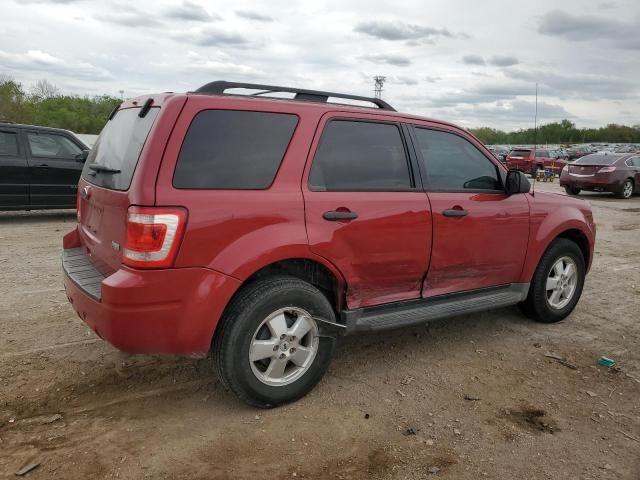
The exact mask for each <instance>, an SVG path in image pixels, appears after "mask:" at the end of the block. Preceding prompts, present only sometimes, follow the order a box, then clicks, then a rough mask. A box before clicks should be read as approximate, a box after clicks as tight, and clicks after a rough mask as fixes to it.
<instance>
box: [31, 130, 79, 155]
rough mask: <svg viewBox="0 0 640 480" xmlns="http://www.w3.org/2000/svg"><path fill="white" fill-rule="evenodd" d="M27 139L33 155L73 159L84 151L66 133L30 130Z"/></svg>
mask: <svg viewBox="0 0 640 480" xmlns="http://www.w3.org/2000/svg"><path fill="white" fill-rule="evenodd" d="M27 139H28V140H29V148H30V149H31V156H32V157H44V158H59V159H61V160H72V159H75V158H76V156H77V155H80V154H81V153H82V149H81V148H80V147H79V146H77V145H76V144H75V143H73V142H72V141H71V140H69V139H68V138H67V137H65V136H64V135H56V134H51V133H35V132H29V133H27Z"/></svg>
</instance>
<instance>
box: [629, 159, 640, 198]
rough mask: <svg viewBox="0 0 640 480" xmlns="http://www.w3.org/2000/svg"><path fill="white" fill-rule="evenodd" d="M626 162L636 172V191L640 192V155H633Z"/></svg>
mask: <svg viewBox="0 0 640 480" xmlns="http://www.w3.org/2000/svg"><path fill="white" fill-rule="evenodd" d="M625 163H626V164H627V166H628V167H629V169H630V170H631V173H635V175H634V179H633V182H634V186H635V191H636V192H640V156H636V157H631V158H629V159H628V160H627V161H626V162H625Z"/></svg>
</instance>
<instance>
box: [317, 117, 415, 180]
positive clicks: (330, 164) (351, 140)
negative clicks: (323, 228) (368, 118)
mask: <svg viewBox="0 0 640 480" xmlns="http://www.w3.org/2000/svg"><path fill="white" fill-rule="evenodd" d="M309 185H310V186H311V187H312V188H314V189H318V190H341V191H348V190H356V191H357V190H383V191H384V190H391V191H393V190H407V189H410V188H411V177H410V175H409V166H408V163H407V156H406V153H405V148H404V144H403V142H402V136H401V135H400V130H399V129H398V127H397V126H396V125H390V124H385V123H372V122H355V121H346V120H334V121H331V122H329V123H328V124H327V125H326V127H325V129H324V132H323V133H322V139H321V140H320V146H319V147H318V151H317V152H316V155H315V158H314V160H313V166H312V167H311V173H310V175H309Z"/></svg>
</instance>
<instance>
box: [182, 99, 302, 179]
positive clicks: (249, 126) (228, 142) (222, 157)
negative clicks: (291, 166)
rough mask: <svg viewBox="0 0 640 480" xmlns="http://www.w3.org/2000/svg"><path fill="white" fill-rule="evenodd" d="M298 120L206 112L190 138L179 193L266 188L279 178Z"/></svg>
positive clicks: (271, 115) (261, 114) (197, 120)
mask: <svg viewBox="0 0 640 480" xmlns="http://www.w3.org/2000/svg"><path fill="white" fill-rule="evenodd" d="M297 123H298V117H296V116H295V115H290V114H284V113H266V112H244V111H232V110H207V111H204V112H200V113H199V114H198V115H196V117H195V118H194V119H193V122H192V123H191V126H190V127H189V131H188V132H187V135H186V136H185V139H184V143H183V144H182V149H181V150H180V156H179V157H178V163H177V165H176V171H175V174H174V177H173V185H174V186H175V187H176V188H207V189H253V190H255V189H264V188H268V187H269V186H270V185H271V183H273V179H274V178H275V176H276V172H277V171H278V168H279V167H280V162H282V157H284V154H285V152H286V150H287V146H288V145H289V141H290V140H291V136H292V135H293V131H294V130H295V128H296V124H297Z"/></svg>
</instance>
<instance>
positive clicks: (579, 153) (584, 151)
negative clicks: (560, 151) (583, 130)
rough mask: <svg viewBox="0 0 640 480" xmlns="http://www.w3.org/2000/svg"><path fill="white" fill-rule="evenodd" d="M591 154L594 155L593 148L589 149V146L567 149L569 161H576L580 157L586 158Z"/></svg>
mask: <svg viewBox="0 0 640 480" xmlns="http://www.w3.org/2000/svg"><path fill="white" fill-rule="evenodd" d="M590 153H592V152H591V147H589V146H588V145H580V146H575V147H570V148H568V149H567V156H568V158H567V160H569V161H572V160H576V159H578V158H580V157H584V156H585V155H589V154H590Z"/></svg>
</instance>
